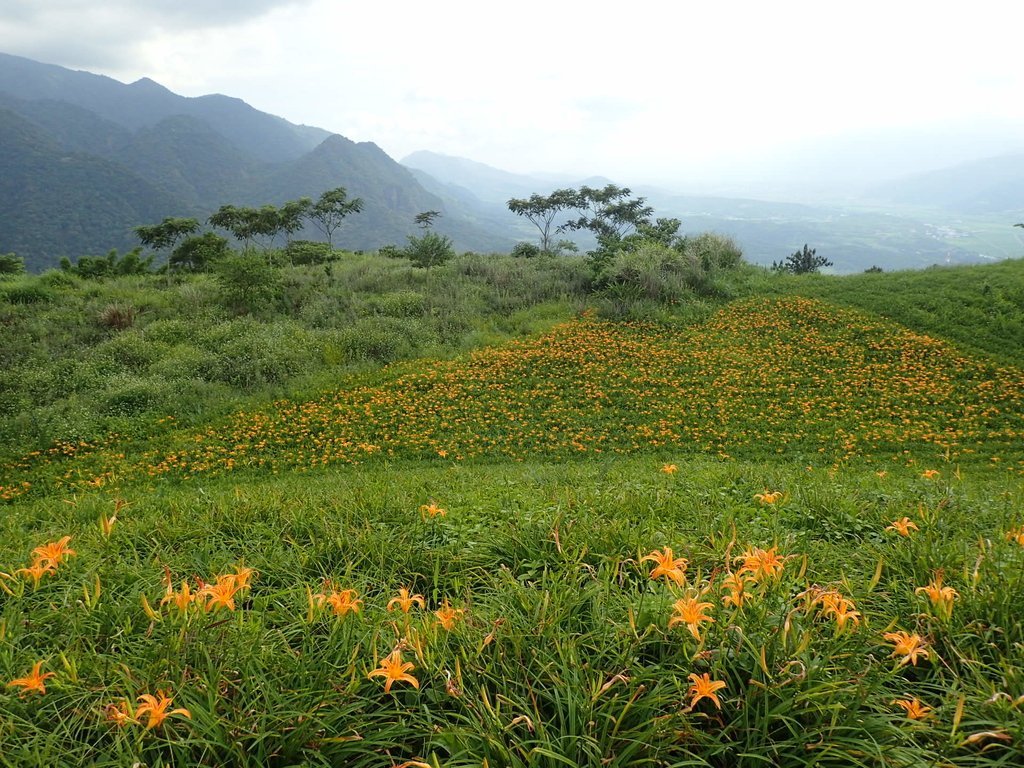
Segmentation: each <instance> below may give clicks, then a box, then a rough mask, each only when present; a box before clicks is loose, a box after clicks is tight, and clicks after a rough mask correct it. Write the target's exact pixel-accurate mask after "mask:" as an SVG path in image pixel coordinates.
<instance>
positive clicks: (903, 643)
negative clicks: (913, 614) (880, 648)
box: [883, 629, 931, 667]
mask: <svg viewBox="0 0 1024 768" xmlns="http://www.w3.org/2000/svg"><path fill="white" fill-rule="evenodd" d="M883 637H884V638H885V639H886V640H888V641H890V642H891V643H892V644H893V645H894V646H895V647H894V649H893V652H892V655H893V656H902V657H903V658H902V659H901V660H900V664H899V665H900V666H901V667H902V666H903V665H904V664H906V663H907V662H910V663H911V664H913V665H914V666H915V667H916V666H917V657H918V656H924V657H925V658H926V659H928V658H931V651H929V650H928V647H927V646H928V644H927V643H926V642H925V641H924V638H922V637H921V636H920V635H919V634H917V633H914V634H909V633H907V632H904V631H903V630H902V629H901V630H899V631H896V632H886V633H885V634H884V635H883Z"/></svg>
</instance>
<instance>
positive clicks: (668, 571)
mask: <svg viewBox="0 0 1024 768" xmlns="http://www.w3.org/2000/svg"><path fill="white" fill-rule="evenodd" d="M648 560H650V561H652V562H655V563H657V565H656V566H655V567H654V570H653V571H651V578H652V579H656V578H658V577H659V576H664V577H665V578H666V579H671V580H672V581H674V582H675V583H676V584H678V585H679V586H683V584H685V583H686V566H687V561H686V558H685V557H675V555H674V554H673V552H672V547H664V548H663V549H662V551H661V552H658V551H657V550H655V551H653V552H651V553H650V554H649V555H645V556H644V557H641V558H640V562H641V563H646V562H647V561H648Z"/></svg>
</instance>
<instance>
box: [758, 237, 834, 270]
mask: <svg viewBox="0 0 1024 768" xmlns="http://www.w3.org/2000/svg"><path fill="white" fill-rule="evenodd" d="M815 251H816V249H814V248H808V247H807V243H804V247H803V250H802V251H796V252H795V253H792V254H790V255H789V258H787V259H786V260H785V261H776V262H774V263H773V264H772V269H773V270H774V271H776V272H790V273H792V274H794V275H806V274H808V273H811V272H817V271H818V270H820V269H821V268H822V267H831V266H832V262H831V261H829V260H828V259H826V258H825V257H824V256H818V255H817V254H816V253H815Z"/></svg>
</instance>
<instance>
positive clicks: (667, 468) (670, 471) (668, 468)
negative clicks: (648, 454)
mask: <svg viewBox="0 0 1024 768" xmlns="http://www.w3.org/2000/svg"><path fill="white" fill-rule="evenodd" d="M661 471H662V472H664V473H665V474H666V475H674V474H675V473H676V472H678V471H679V467H677V466H676V465H675V464H663V465H662V467H661Z"/></svg>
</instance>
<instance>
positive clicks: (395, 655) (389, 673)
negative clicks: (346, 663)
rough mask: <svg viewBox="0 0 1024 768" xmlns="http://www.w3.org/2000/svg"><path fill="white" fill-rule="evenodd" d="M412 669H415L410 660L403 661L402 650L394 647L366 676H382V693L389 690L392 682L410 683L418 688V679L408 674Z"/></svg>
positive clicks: (368, 677)
mask: <svg viewBox="0 0 1024 768" xmlns="http://www.w3.org/2000/svg"><path fill="white" fill-rule="evenodd" d="M412 669H416V665H415V664H413V663H412V662H411V661H406V662H403V661H402V651H401V650H400V649H398V648H396V649H395V650H393V651H392V652H391V653H390V654H388V656H387V657H386V658H385V659H384V660H383V661H382V662H381V663H380V666H379V667H378V668H377V669H375V670H373V671H372V672H370V673H369V674H368V675H367V676H366V677H367V679H372V678H374V677H383V678H384V693H388V692H390V691H391V686H392V684H394V683H396V682H406V683H411V684H412V687H413V688H417V689H418V688H419V687H420V681H419V680H417V679H416V678H415V677H413V676H412V675H410V674H409V670H412Z"/></svg>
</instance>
